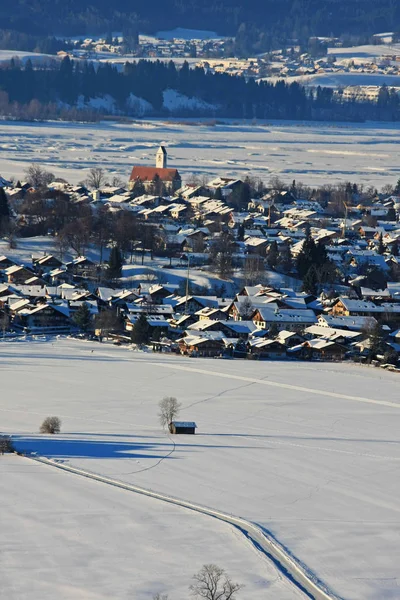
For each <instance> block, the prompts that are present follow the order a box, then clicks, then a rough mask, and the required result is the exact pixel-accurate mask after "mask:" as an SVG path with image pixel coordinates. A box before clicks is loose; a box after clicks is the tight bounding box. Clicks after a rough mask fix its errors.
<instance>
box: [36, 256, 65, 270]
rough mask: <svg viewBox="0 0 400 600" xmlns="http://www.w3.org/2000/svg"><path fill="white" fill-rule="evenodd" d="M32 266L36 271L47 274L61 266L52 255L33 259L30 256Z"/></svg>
mask: <svg viewBox="0 0 400 600" xmlns="http://www.w3.org/2000/svg"><path fill="white" fill-rule="evenodd" d="M32 266H33V267H34V268H35V269H36V270H37V271H42V272H46V273H47V272H49V271H52V270H53V269H59V268H60V267H61V266H62V262H61V261H60V260H58V258H56V257H55V256H53V255H52V254H47V255H45V256H40V257H34V256H32Z"/></svg>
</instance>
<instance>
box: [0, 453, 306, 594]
mask: <svg viewBox="0 0 400 600" xmlns="http://www.w3.org/2000/svg"><path fill="white" fill-rule="evenodd" d="M0 477H1V484H2V492H1V498H2V514H3V516H5V515H7V518H4V519H2V560H1V562H0V577H1V582H2V584H1V592H2V596H3V597H5V598H7V599H8V600H20V599H21V598H29V599H30V600H36V599H38V600H39V599H40V600H52V599H53V598H58V599H60V600H64V599H65V600H67V599H68V600H69V599H71V598H74V599H75V598H82V599H88V598H90V599H93V600H94V599H96V600H109V598H113V599H115V600H120V599H121V600H122V599H124V600H125V599H126V598H136V599H138V600H141V599H149V598H151V597H152V595H153V594H156V593H157V592H160V593H168V594H169V595H170V597H172V598H177V600H185V599H186V598H187V594H188V591H187V590H188V586H189V585H190V583H191V577H192V575H193V574H194V573H196V572H197V571H198V570H199V569H200V568H201V566H202V565H203V564H205V563H208V562H210V561H211V562H214V563H217V564H219V565H224V567H225V568H226V570H227V572H228V573H230V574H231V576H232V578H233V577H234V578H235V580H237V581H239V580H240V582H242V583H243V584H245V586H246V588H245V589H246V593H250V594H251V596H252V598H256V599H257V598H260V599H261V598H263V597H264V590H265V589H268V590H270V592H271V593H272V594H276V595H278V596H279V598H282V599H284V600H295V599H296V598H302V597H303V596H302V594H301V593H300V592H297V590H295V589H294V588H293V586H291V585H290V584H289V582H286V581H284V579H283V577H282V575H280V574H279V572H278V570H277V569H276V568H275V566H274V565H273V564H271V563H268V562H266V561H265V559H263V557H262V556H261V555H260V554H259V553H258V552H257V550H256V549H255V548H254V547H253V546H252V545H251V544H250V543H249V542H247V541H246V540H245V539H244V538H243V537H242V535H241V534H240V533H239V532H238V531H237V530H235V529H234V528H232V527H230V526H228V525H223V524H221V523H218V522H214V521H213V520H211V519H208V518H207V517H204V516H201V515H196V514H195V513H193V512H191V511H188V510H184V509H181V508H177V507H174V506H171V505H167V504H164V503H161V502H158V501H156V500H153V499H151V498H144V497H142V496H139V495H137V494H132V493H129V492H125V491H124V490H119V489H116V488H112V487H109V486H107V485H104V484H100V483H96V482H93V481H89V480H87V479H82V478H79V477H75V476H73V475H69V474H66V473H61V472H60V471H56V470H54V469H52V468H51V467H46V466H43V465H40V464H37V463H33V462H30V461H29V460H28V459H24V458H18V457H16V456H4V457H1V460H0ZM60 490H62V493H60ZM210 521H211V523H212V527H211V526H210Z"/></svg>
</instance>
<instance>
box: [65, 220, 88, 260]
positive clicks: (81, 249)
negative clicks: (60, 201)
mask: <svg viewBox="0 0 400 600" xmlns="http://www.w3.org/2000/svg"><path fill="white" fill-rule="evenodd" d="M90 232H91V220H90V218H84V217H83V218H81V219H79V220H77V221H76V222H71V223H68V224H67V225H66V226H65V227H63V228H62V229H61V231H60V232H59V237H60V238H61V239H60V240H59V241H58V245H59V246H60V244H62V245H63V248H64V249H65V248H66V247H67V248H72V250H74V251H75V252H76V254H77V256H83V254H84V253H85V249H86V247H87V244H88V242H89V237H90Z"/></svg>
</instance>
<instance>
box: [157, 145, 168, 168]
mask: <svg viewBox="0 0 400 600" xmlns="http://www.w3.org/2000/svg"><path fill="white" fill-rule="evenodd" d="M156 167H157V169H166V168H167V151H166V149H165V148H164V146H160V147H159V149H158V150H157V154H156Z"/></svg>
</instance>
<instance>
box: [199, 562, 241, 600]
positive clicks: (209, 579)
mask: <svg viewBox="0 0 400 600" xmlns="http://www.w3.org/2000/svg"><path fill="white" fill-rule="evenodd" d="M193 579H194V581H195V582H194V583H193V584H192V585H191V586H190V588H189V589H190V592H191V594H192V595H193V596H194V597H195V598H204V599H205V600H234V599H235V598H236V592H238V591H239V590H240V589H241V588H242V587H243V586H242V585H240V584H239V583H234V582H233V581H232V580H231V578H230V577H229V576H228V575H227V574H226V573H225V571H224V569H221V568H220V567H217V565H212V564H211V565H204V566H203V567H202V569H201V570H200V571H199V572H198V573H196V575H193Z"/></svg>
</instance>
